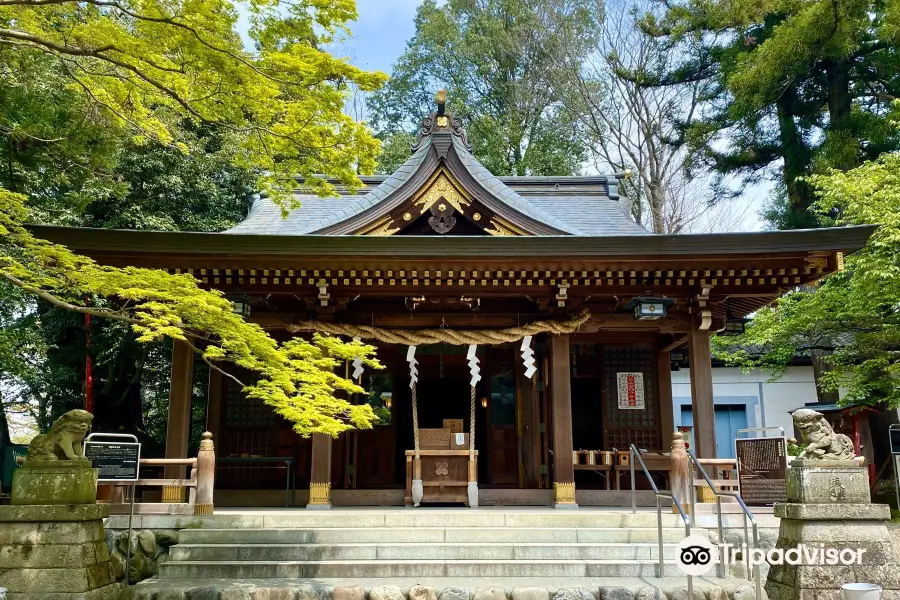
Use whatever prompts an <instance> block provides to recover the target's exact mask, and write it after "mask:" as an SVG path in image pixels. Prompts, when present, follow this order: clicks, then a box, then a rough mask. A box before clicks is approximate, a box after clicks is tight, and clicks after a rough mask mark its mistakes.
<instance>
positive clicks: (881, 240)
mask: <svg viewBox="0 0 900 600" xmlns="http://www.w3.org/2000/svg"><path fill="white" fill-rule="evenodd" d="M811 185H812V186H813V188H814V189H815V190H816V191H817V193H818V194H819V195H820V200H819V201H818V203H817V204H816V209H817V210H818V211H819V212H820V213H823V214H827V215H840V217H839V220H838V223H839V224H843V225H861V224H869V223H872V224H877V225H879V227H878V229H877V230H876V231H875V233H874V234H873V235H872V237H871V239H870V240H869V242H868V244H867V245H866V246H865V247H864V248H863V249H862V250H861V251H859V252H857V253H855V254H853V255H851V256H848V257H847V258H846V270H845V271H843V272H840V273H836V274H834V275H831V276H829V277H827V278H825V279H824V280H823V281H822V283H821V284H820V285H819V286H818V289H815V290H812V291H807V290H796V291H793V292H791V293H789V294H787V295H785V296H784V297H782V298H780V299H779V300H778V301H777V302H776V303H775V305H774V306H772V307H768V308H764V309H761V310H760V311H759V312H758V313H757V314H756V317H755V318H754V320H753V322H752V323H751V324H750V325H749V326H748V327H747V332H746V334H745V335H744V336H739V337H734V338H716V340H715V350H716V353H717V354H718V355H719V356H721V357H723V358H725V359H726V360H727V361H728V362H729V363H730V364H733V365H737V366H740V367H742V368H753V367H761V368H764V369H768V370H770V371H772V372H773V374H774V376H778V375H779V374H781V373H782V372H783V370H784V369H785V368H786V367H787V364H788V362H789V361H790V360H791V359H792V358H793V357H794V356H795V355H796V354H797V353H802V352H808V351H810V350H814V349H819V350H825V351H828V352H833V354H831V355H829V356H827V362H828V365H829V366H830V367H831V368H830V369H829V370H828V371H827V372H826V373H825V374H824V375H823V377H822V379H821V381H820V385H821V386H822V388H823V389H825V390H831V391H836V390H838V389H839V388H845V389H846V395H845V396H844V397H843V399H842V402H844V403H851V402H852V403H860V404H869V405H875V406H882V407H888V408H897V407H898V406H900V361H898V351H900V311H898V307H900V153H896V152H895V153H888V154H884V155H882V156H881V157H880V158H878V159H877V160H875V161H870V162H867V163H865V164H863V165H862V166H860V167H857V168H855V169H852V170H850V171H847V172H841V171H837V170H833V171H831V172H829V173H828V174H823V175H817V176H814V177H812V178H811ZM829 218H830V217H829ZM748 348H752V349H755V351H750V350H748Z"/></svg>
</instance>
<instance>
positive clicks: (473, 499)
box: [466, 344, 481, 508]
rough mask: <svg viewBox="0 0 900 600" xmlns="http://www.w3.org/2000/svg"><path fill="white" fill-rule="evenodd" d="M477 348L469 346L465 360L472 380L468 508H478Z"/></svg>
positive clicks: (478, 372) (478, 369) (473, 345)
mask: <svg viewBox="0 0 900 600" xmlns="http://www.w3.org/2000/svg"><path fill="white" fill-rule="evenodd" d="M477 352H478V346H477V345H475V344H470V345H469V351H468V353H467V354H466V358H467V359H468V360H469V371H470V372H471V374H472V379H471V381H469V400H470V402H469V469H468V471H469V484H468V485H467V486H466V496H467V497H468V500H469V508H478V473H477V472H476V471H477V469H476V468H475V386H477V385H478V382H479V381H480V380H481V369H480V368H479V367H478V354H477Z"/></svg>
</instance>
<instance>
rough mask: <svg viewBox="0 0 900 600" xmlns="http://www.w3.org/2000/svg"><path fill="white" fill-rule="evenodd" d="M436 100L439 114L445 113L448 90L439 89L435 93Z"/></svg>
mask: <svg viewBox="0 0 900 600" xmlns="http://www.w3.org/2000/svg"><path fill="white" fill-rule="evenodd" d="M434 101H435V102H437V114H439V115H442V114H444V109H445V107H446V104H447V90H446V89H440V90H438V91H437V93H436V94H435V95H434Z"/></svg>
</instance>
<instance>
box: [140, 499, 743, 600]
mask: <svg viewBox="0 0 900 600" xmlns="http://www.w3.org/2000/svg"><path fill="white" fill-rule="evenodd" d="M149 518H150V517H144V519H145V522H144V523H143V524H142V525H143V526H144V527H148V526H151V523H150V522H148V521H146V520H147V519H149ZM157 519H162V517H159V518H157ZM158 525H163V523H162V522H160V523H158ZM179 527H184V528H182V529H181V530H180V534H179V543H178V544H177V545H175V546H173V547H172V548H171V549H170V552H169V559H168V560H167V561H166V562H164V563H162V564H161V565H160V570H159V575H158V577H157V578H154V579H152V580H149V581H148V582H144V583H142V584H141V585H138V586H136V590H138V591H141V590H143V591H145V592H147V594H149V592H150V590H151V589H159V590H161V589H165V590H169V591H172V590H176V589H178V588H183V589H187V588H189V587H193V588H194V589H199V588H198V587H197V586H205V587H204V589H207V588H209V587H210V586H213V587H220V588H222V587H223V586H226V582H229V581H230V582H232V583H234V582H235V581H241V582H245V583H246V584H247V585H254V584H258V585H263V582H264V584H265V585H266V586H269V587H271V586H281V585H283V586H296V585H300V584H301V583H302V582H306V583H309V582H310V581H314V582H315V583H316V584H319V585H325V586H348V585H362V586H363V587H365V588H366V589H370V588H372V587H374V586H378V585H382V584H394V585H400V586H401V588H403V587H404V586H405V588H406V589H408V587H409V586H410V585H414V584H417V583H418V584H423V585H430V586H433V587H435V588H437V589H441V588H442V587H446V586H447V585H463V584H465V586H466V587H469V584H471V585H472V586H476V585H484V584H490V585H498V586H500V587H503V588H508V589H512V588H514V587H516V586H517V585H522V582H528V583H529V584H530V585H542V586H544V587H547V588H550V589H560V586H568V585H571V586H572V587H577V586H588V587H597V586H598V585H599V586H601V587H602V586H603V585H606V586H610V585H612V586H616V585H618V586H621V587H632V588H636V587H641V586H646V585H651V586H652V585H657V583H662V582H665V581H668V582H669V584H670V585H676V586H677V585H682V586H683V585H684V582H685V580H684V576H683V574H682V573H681V571H680V569H679V568H678V566H677V565H676V564H675V548H676V546H677V544H678V542H680V541H681V540H682V539H683V538H684V527H683V524H682V522H681V520H680V518H679V517H678V516H677V515H671V514H665V515H663V541H664V550H663V551H664V560H665V565H664V570H663V575H664V576H665V577H666V578H671V579H657V571H658V569H659V565H658V551H659V550H658V544H657V520H656V513H655V511H648V512H640V513H638V514H631V513H630V511H629V512H625V511H610V510H599V509H597V510H594V509H579V510H575V511H564V510H555V511H554V510H550V509H542V510H541V509H531V510H527V509H522V510H511V509H491V508H486V509H476V510H468V509H435V508H419V509H381V510H375V509H373V510H365V509H356V510H350V509H345V510H332V511H290V512H288V511H283V512H274V511H273V512H267V513H262V514H252V513H251V514H241V515H238V514H223V515H218V514H217V515H213V516H207V517H194V518H193V519H190V518H188V519H186V520H185V519H183V520H181V521H180V525H179ZM692 533H695V534H698V535H704V536H705V535H707V532H706V530H703V529H694V530H693V531H692ZM697 581H698V585H700V586H701V587H702V586H703V585H710V584H715V585H721V586H722V587H724V588H726V589H731V590H733V589H734V588H735V586H736V585H739V584H741V583H746V582H743V581H741V580H734V579H729V580H716V579H709V578H707V579H706V582H705V584H704V583H703V582H700V581H699V580H697ZM279 582H281V583H279ZM545 584H546V585H545ZM472 589H474V587H473V588H472ZM167 593H168V592H167ZM134 597H136V598H143V597H146V598H157V596H153V595H152V594H150V595H144V596H141V595H137V596H134ZM158 597H159V598H162V597H163V596H158ZM165 597H166V598H169V597H173V596H172V594H171V593H169V595H166V596H165ZM174 597H179V596H177V594H176V595H175V596H174ZM183 597H184V598H186V599H190V598H192V596H191V595H190V593H187V592H186V593H185V595H184V596H183ZM222 597H223V598H224V597H225V596H224V595H223V596H222ZM261 597H262V596H261Z"/></svg>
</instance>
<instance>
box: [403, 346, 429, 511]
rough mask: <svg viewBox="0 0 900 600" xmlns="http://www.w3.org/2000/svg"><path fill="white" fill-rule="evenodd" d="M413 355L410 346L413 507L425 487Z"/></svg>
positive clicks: (413, 349) (407, 358) (407, 355)
mask: <svg viewBox="0 0 900 600" xmlns="http://www.w3.org/2000/svg"><path fill="white" fill-rule="evenodd" d="M415 354H416V347H415V346H410V347H409V350H407V353H406V360H407V361H408V362H409V387H410V389H411V390H412V418H413V449H414V450H415V453H416V454H415V459H414V460H413V478H412V485H411V490H410V492H411V494H412V501H413V506H419V505H420V504H421V503H422V498H423V497H424V496H425V486H423V485H422V461H421V459H420V455H419V452H420V451H419V403H418V398H417V394H416V388H417V385H416V382H417V381H418V375H419V373H418V370H417V369H416V364H417V363H418V361H417V360H416V357H415Z"/></svg>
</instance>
